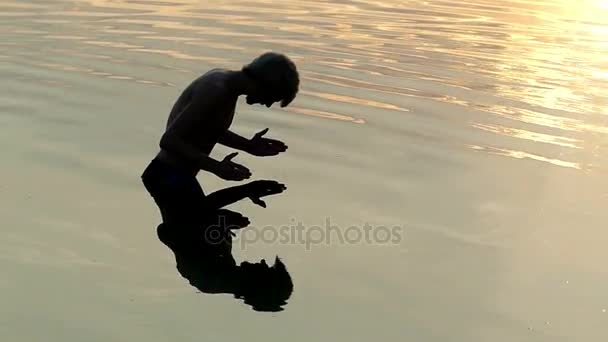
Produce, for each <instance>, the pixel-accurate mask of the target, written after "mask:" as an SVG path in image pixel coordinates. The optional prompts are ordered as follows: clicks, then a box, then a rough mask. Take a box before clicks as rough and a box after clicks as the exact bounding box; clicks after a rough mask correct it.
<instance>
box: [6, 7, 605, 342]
mask: <svg viewBox="0 0 608 342" xmlns="http://www.w3.org/2000/svg"><path fill="white" fill-rule="evenodd" d="M0 32H2V34H1V37H2V39H0V89H1V91H0V108H1V110H0V123H1V127H2V134H0V146H1V147H0V150H1V153H2V156H3V163H2V165H3V167H2V171H1V175H2V178H3V182H2V183H1V184H0V213H1V217H2V227H3V228H2V229H3V235H2V243H0V266H1V269H2V277H1V278H0V293H1V294H0V298H2V312H1V313H0V339H1V340H2V341H104V342H107V341H200V340H218V341H243V340H247V339H251V340H254V341H261V340H267V341H284V340H289V341H370V340H383V341H384V340H386V341H463V342H465V341H466V342H470V341H492V342H498V341H509V342H510V341H552V342H555V341H585V342H589V341H606V340H607V339H608V328H607V326H608V293H607V292H606V288H607V286H608V272H607V271H606V266H605V264H606V260H608V250H607V248H606V247H607V244H608V231H607V230H606V222H607V219H608V217H607V216H608V213H607V212H606V210H605V203H606V201H607V200H608V179H607V177H606V176H607V174H608V128H607V125H606V124H607V123H608V120H607V118H608V109H607V108H608V107H607V104H608V96H607V93H606V90H607V89H608V71H607V70H608V57H606V56H608V2H607V1H599V0H579V1H576V0H570V1H569V0H546V1H534V0H530V1H528V0H522V1H512V0H505V1H491V0H471V1H466V2H456V1H434V0H431V1H405V0H404V1H397V0H378V1H372V0H360V1H308V0H306V1H302V0H298V1H294V0H288V1H270V0H264V1H240V0H238V1H224V0H210V1H202V0H201V1H195V0H169V1H157V0H146V1H127V0H3V1H1V3H0ZM267 50H276V51H281V52H284V53H286V54H288V55H289V56H291V57H292V58H293V59H294V60H295V61H296V63H297V65H298V67H299V70H300V72H301V75H302V88H301V92H300V95H299V96H298V98H297V99H296V101H295V102H294V103H293V105H292V106H290V107H288V108H286V109H280V108H272V109H271V110H267V109H266V108H262V107H252V106H247V105H245V104H244V101H243V102H242V103H240V105H239V107H238V108H237V112H238V116H237V118H236V121H235V125H234V126H233V128H234V130H236V131H237V132H240V133H243V134H245V135H247V136H250V135H252V134H253V133H255V132H256V131H258V130H260V129H262V128H265V127H270V133H269V135H271V136H274V137H278V138H281V139H283V140H284V141H286V142H287V143H288V144H289V146H290V148H289V151H288V153H286V154H284V155H282V156H280V157H277V158H262V159H259V158H253V157H250V156H247V155H245V154H242V153H241V155H239V157H237V158H238V160H240V161H241V162H243V163H244V164H246V165H247V166H249V167H250V168H251V169H252V170H253V171H254V177H255V178H270V179H277V180H280V181H282V182H284V183H286V184H287V186H288V191H287V192H286V193H285V194H282V195H280V196H276V197H273V198H270V199H269V200H268V204H269V208H267V209H261V208H259V207H255V206H253V205H251V203H248V202H242V203H238V204H237V205H235V206H233V208H235V209H237V210H240V211H242V213H243V214H245V215H247V216H248V217H249V218H250V219H251V221H252V222H253V225H254V226H255V227H253V228H251V230H250V232H254V233H255V232H256V229H257V231H260V227H264V226H273V227H279V226H281V225H290V224H293V223H294V222H302V223H303V224H304V225H305V226H306V227H308V230H306V232H309V238H311V239H309V240H308V241H309V242H312V241H313V240H318V239H319V236H320V235H319V234H320V233H319V232H320V231H322V230H319V229H317V228H311V227H313V226H315V225H317V226H321V227H325V223H326V221H327V220H329V221H330V222H331V224H332V225H334V226H336V227H337V229H336V230H333V231H332V232H333V233H332V234H335V233H336V232H337V233H340V232H342V233H345V232H347V231H348V229H349V227H351V226H355V227H363V225H364V224H365V223H368V224H370V225H371V227H372V228H373V230H372V231H374V232H378V231H380V228H379V227H382V226H385V227H393V228H394V227H397V228H399V230H398V231H397V235H395V236H393V238H395V239H394V241H393V242H392V243H381V241H379V240H381V239H384V238H385V237H386V236H385V235H382V236H380V237H379V238H378V239H376V241H364V240H361V241H359V242H351V243H349V242H347V241H344V242H342V243H340V241H338V240H337V239H335V238H331V241H328V239H325V241H328V242H329V243H325V242H321V243H312V244H309V246H308V248H307V246H306V244H304V243H300V242H298V241H293V242H292V243H281V242H280V241H276V240H273V239H272V236H270V237H267V238H265V239H262V238H258V239H253V238H251V241H248V242H247V243H243V242H244V239H240V240H238V241H240V242H237V246H235V251H234V252H235V258H236V259H237V260H239V261H241V260H250V261H257V260H259V259H260V258H267V259H270V258H272V257H274V255H276V254H278V255H279V256H281V257H282V258H283V260H284V261H285V263H286V265H287V267H288V269H289V271H290V273H291V275H292V278H293V281H294V285H295V288H294V293H293V295H292V297H291V299H290V300H289V303H288V304H287V305H286V306H285V311H283V312H280V313H259V312H256V311H253V310H251V308H250V307H249V306H247V305H245V304H243V303H242V302H241V301H238V300H235V299H234V298H232V296H230V295H209V294H200V293H197V291H196V289H194V288H193V287H191V286H190V285H189V284H188V282H187V281H186V280H185V279H183V278H181V277H180V276H179V274H178V273H177V272H176V270H175V259H174V258H173V255H172V254H171V252H170V251H169V250H168V249H166V248H165V247H164V246H163V245H162V244H161V243H160V242H159V241H158V239H157V238H156V233H155V228H156V225H157V224H158V223H159V217H158V213H157V209H156V207H155V206H154V204H153V203H152V202H151V200H150V199H149V197H148V195H147V193H145V191H144V189H143V187H142V185H141V184H140V180H139V176H140V174H141V171H142V170H143V168H144V167H145V165H146V163H147V162H148V161H149V160H150V159H151V158H152V157H153V155H154V154H155V153H156V150H157V143H158V139H159V137H160V134H161V129H162V128H163V126H164V123H165V120H166V116H167V113H168V111H169V110H170V108H171V106H172V104H173V101H174V100H175V98H176V96H177V95H178V94H179V93H180V91H181V90H182V89H183V88H184V87H185V86H186V85H187V83H188V82H190V81H191V80H192V79H193V78H195V77H196V76H198V75H199V74H201V73H202V72H205V71H207V70H208V69H210V68H213V67H228V68H238V67H240V66H241V65H243V64H245V63H247V62H248V61H249V60H250V59H251V58H253V57H255V56H257V55H258V54H259V53H261V52H264V51H267ZM227 152H228V150H227V149H222V148H218V149H217V150H216V151H214V156H215V157H218V158H220V157H222V156H223V155H225V154H226V153H227ZM199 179H200V181H201V183H202V184H203V186H204V187H205V188H206V189H207V190H214V189H218V188H221V187H223V186H226V182H222V181H220V180H219V179H217V178H214V177H213V176H208V175H201V176H200V177H199ZM231 185H232V184H231ZM315 229H316V230H315ZM322 229H324V228H322ZM268 231H269V230H268ZM350 231H351V236H350V240H353V239H356V233H357V232H361V231H362V230H361V229H359V230H353V229H351V230H350ZM269 232H271V231H269ZM311 232H315V235H312V233H311ZM353 235H355V236H354V237H353ZM250 237H251V236H250ZM253 240H255V241H253Z"/></svg>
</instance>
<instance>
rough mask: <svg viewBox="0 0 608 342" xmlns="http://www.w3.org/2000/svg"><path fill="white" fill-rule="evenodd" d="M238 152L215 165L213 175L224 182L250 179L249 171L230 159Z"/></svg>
mask: <svg viewBox="0 0 608 342" xmlns="http://www.w3.org/2000/svg"><path fill="white" fill-rule="evenodd" d="M237 154H239V153H238V152H234V153H231V154H229V155H227V156H226V157H225V158H224V159H223V160H222V161H221V162H219V163H218V164H217V167H216V168H215V170H213V173H214V174H215V175H216V176H218V177H220V178H222V179H225V180H232V181H241V180H243V179H248V178H249V177H251V172H249V169H248V168H246V167H244V166H243V165H240V164H237V163H235V162H233V161H232V158H234V157H236V156H237Z"/></svg>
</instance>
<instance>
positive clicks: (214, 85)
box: [191, 68, 228, 95]
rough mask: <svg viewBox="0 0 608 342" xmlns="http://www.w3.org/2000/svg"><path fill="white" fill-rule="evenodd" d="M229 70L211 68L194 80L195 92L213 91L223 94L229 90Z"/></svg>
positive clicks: (192, 85) (216, 93)
mask: <svg viewBox="0 0 608 342" xmlns="http://www.w3.org/2000/svg"><path fill="white" fill-rule="evenodd" d="M227 82H228V78H227V70H224V69H219V68H216V69H211V70H209V71H207V72H206V73H204V74H202V75H200V76H199V77H198V78H196V79H195V80H194V81H192V84H191V87H192V88H193V91H194V92H195V93H203V92H204V93H213V94H215V95H221V94H222V93H223V92H226V91H227V90H228V87H227Z"/></svg>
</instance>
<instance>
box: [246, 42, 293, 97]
mask: <svg viewBox="0 0 608 342" xmlns="http://www.w3.org/2000/svg"><path fill="white" fill-rule="evenodd" d="M242 71H243V73H244V74H245V75H246V76H247V77H248V78H249V79H250V80H252V81H253V87H251V89H250V91H249V92H248V93H247V103H248V104H254V103H261V104H263V105H266V106H267V107H270V106H271V105H272V104H273V103H275V102H279V101H280V102H281V107H285V106H287V105H288V104H289V103H291V101H293V99H294V98H295V97H296V94H297V93H298V87H299V85H300V77H299V74H298V70H297V69H296V65H295V64H294V63H293V62H292V61H291V60H290V59H289V58H287V57H286V56H285V55H282V54H279V53H275V52H267V53H264V54H262V55H260V56H259V57H257V58H256V59H254V60H253V61H252V62H251V63H249V64H247V65H245V66H243V68H242Z"/></svg>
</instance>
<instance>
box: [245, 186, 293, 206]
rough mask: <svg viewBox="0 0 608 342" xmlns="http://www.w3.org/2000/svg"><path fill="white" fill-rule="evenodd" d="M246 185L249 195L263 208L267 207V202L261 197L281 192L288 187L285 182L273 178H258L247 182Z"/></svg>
mask: <svg viewBox="0 0 608 342" xmlns="http://www.w3.org/2000/svg"><path fill="white" fill-rule="evenodd" d="M245 187H246V189H247V190H246V191H247V195H248V196H247V197H249V199H250V200H251V201H252V202H253V203H255V204H257V205H259V206H260V207H262V208H266V203H265V202H264V201H262V199H261V197H264V196H269V195H275V194H280V193H281V192H283V191H285V190H286V189H287V187H286V186H285V185H284V184H281V183H279V182H276V181H271V180H256V181H253V182H251V183H249V184H246V185H245Z"/></svg>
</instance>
